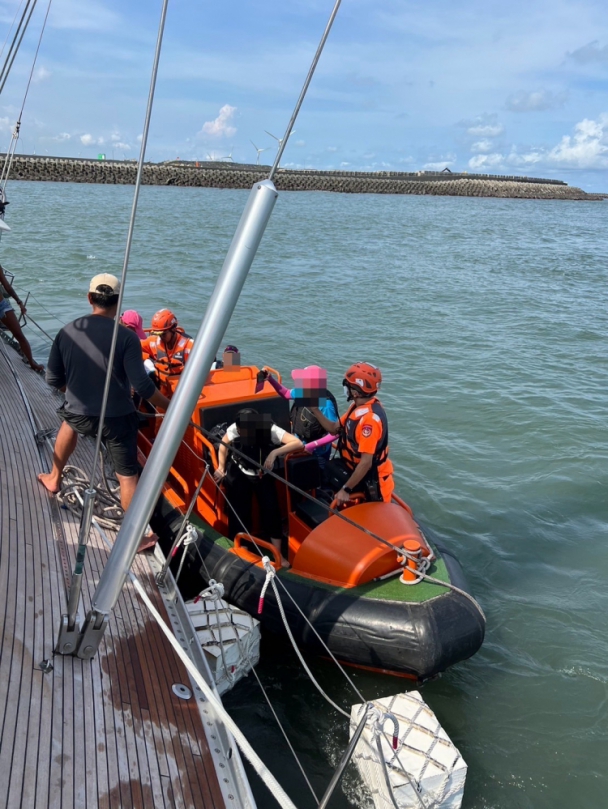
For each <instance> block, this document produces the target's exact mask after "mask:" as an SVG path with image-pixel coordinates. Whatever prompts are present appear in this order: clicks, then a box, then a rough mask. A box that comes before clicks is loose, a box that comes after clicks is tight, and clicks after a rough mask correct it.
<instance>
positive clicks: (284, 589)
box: [199, 476, 366, 702]
mask: <svg viewBox="0 0 608 809" xmlns="http://www.w3.org/2000/svg"><path fill="white" fill-rule="evenodd" d="M211 480H212V481H213V482H214V483H215V486H216V488H217V489H218V491H219V492H220V493H221V494H222V495H223V496H224V499H225V500H226V503H227V505H228V507H229V508H230V510H231V511H232V513H233V514H234V516H235V517H236V518H237V520H238V522H239V523H240V525H241V528H242V529H243V533H244V534H246V535H247V537H248V539H249V540H250V541H251V542H252V543H253V544H254V545H255V547H256V548H257V550H258V552H259V554H260V556H261V557H263V556H264V553H263V551H262V550H261V548H260V547H259V546H258V545H257V543H256V541H255V537H254V536H252V535H251V534H250V533H249V531H248V530H247V526H246V525H245V523H244V522H243V521H242V519H241V518H240V516H239V514H238V513H237V511H236V509H235V508H234V506H233V505H232V503H231V502H230V500H229V499H228V497H227V496H226V492H224V491H222V490H221V489H220V486H219V484H218V483H217V482H216V480H215V478H214V477H213V476H211ZM199 556H200V553H199ZM201 559H202V557H201ZM205 569H206V568H205ZM278 582H279V584H280V585H281V587H282V588H283V592H284V593H285V594H286V595H287V596H288V597H289V599H290V600H291V602H292V604H293V605H294V607H295V608H296V609H297V610H298V612H299V613H300V615H301V616H302V618H303V619H304V621H305V622H306V623H307V624H308V626H309V628H310V629H311V630H312V632H313V633H314V635H315V636H316V638H317V640H318V641H319V643H320V644H321V645H322V646H323V648H324V649H325V651H326V652H327V654H328V655H329V657H330V658H331V659H332V660H333V662H334V663H335V664H336V666H337V668H338V669H339V671H340V672H341V673H342V674H343V675H344V678H345V679H346V681H347V682H348V683H349V685H350V686H351V688H352V689H353V691H354V692H355V694H356V695H357V696H358V697H359V699H360V700H361V701H362V702H366V699H365V697H364V696H363V695H362V694H361V692H360V691H359V689H358V688H357V686H356V685H355V683H354V682H353V681H352V679H351V678H350V677H349V675H348V674H347V672H346V671H345V670H344V667H343V666H342V665H341V664H340V662H339V661H338V660H337V659H336V657H335V655H334V653H333V652H332V651H331V649H330V648H329V646H328V645H327V644H326V643H325V641H324V640H323V638H322V637H321V635H320V634H319V633H318V632H317V630H316V628H315V627H314V625H313V624H312V622H311V620H310V618H309V617H308V616H307V615H306V614H305V613H304V612H303V611H302V609H301V608H300V605H299V604H298V603H297V602H296V600H295V599H294V597H293V596H292V595H291V593H290V592H289V590H288V589H287V587H286V586H285V583H284V582H283V581H281V577H280V576H279V577H278Z"/></svg>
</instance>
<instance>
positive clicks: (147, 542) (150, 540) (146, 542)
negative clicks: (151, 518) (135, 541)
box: [137, 532, 158, 553]
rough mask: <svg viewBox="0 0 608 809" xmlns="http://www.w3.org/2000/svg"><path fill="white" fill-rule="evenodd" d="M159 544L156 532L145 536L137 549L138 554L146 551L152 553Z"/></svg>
mask: <svg viewBox="0 0 608 809" xmlns="http://www.w3.org/2000/svg"><path fill="white" fill-rule="evenodd" d="M157 542H158V536H157V535H156V534H155V533H154V532H152V533H151V534H144V535H143V537H142V538H141V541H140V543H139V547H138V548H137V553H143V552H144V551H151V550H152V548H153V547H154V546H155V545H156V543H157Z"/></svg>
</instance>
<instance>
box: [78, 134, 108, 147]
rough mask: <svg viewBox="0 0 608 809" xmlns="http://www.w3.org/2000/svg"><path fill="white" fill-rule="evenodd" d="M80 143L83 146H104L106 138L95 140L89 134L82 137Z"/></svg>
mask: <svg viewBox="0 0 608 809" xmlns="http://www.w3.org/2000/svg"><path fill="white" fill-rule="evenodd" d="M80 142H81V143H82V145H83V146H103V145H104V143H105V138H102V137H99V138H94V137H93V135H91V134H90V133H88V132H87V134H86V135H81V136H80Z"/></svg>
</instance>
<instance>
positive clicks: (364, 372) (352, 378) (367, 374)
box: [342, 362, 382, 396]
mask: <svg viewBox="0 0 608 809" xmlns="http://www.w3.org/2000/svg"><path fill="white" fill-rule="evenodd" d="M381 382H382V374H381V373H380V368H376V366H375V365H372V364H371V363H369V362H355V364H354V365H351V366H350V368H349V369H348V371H347V372H346V374H345V375H344V379H343V381H342V384H343V385H345V386H346V387H349V388H358V389H359V390H360V391H361V393H362V394H363V395H364V396H373V394H374V393H378V388H379V387H380V384H381Z"/></svg>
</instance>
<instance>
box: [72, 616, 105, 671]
mask: <svg viewBox="0 0 608 809" xmlns="http://www.w3.org/2000/svg"><path fill="white" fill-rule="evenodd" d="M109 620H110V616H109V615H104V614H103V613H100V612H97V611H96V610H91V612H89V614H88V615H87V617H86V619H85V622H84V627H83V630H82V632H81V634H80V643H79V645H78V651H77V652H76V657H80V658H81V659H82V660H91V659H92V658H93V657H95V655H96V653H97V650H98V649H99V644H100V643H101V639H102V638H103V633H104V632H105V631H106V627H107V626H108V622H109Z"/></svg>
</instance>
